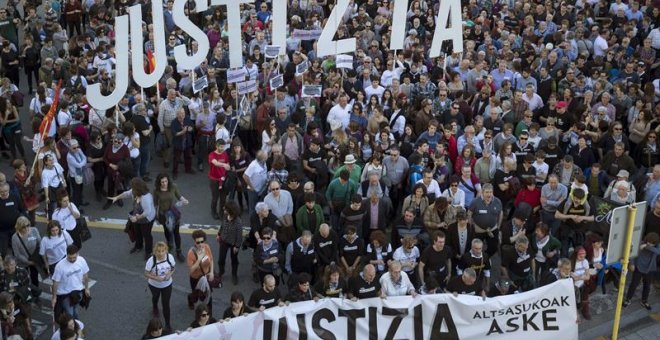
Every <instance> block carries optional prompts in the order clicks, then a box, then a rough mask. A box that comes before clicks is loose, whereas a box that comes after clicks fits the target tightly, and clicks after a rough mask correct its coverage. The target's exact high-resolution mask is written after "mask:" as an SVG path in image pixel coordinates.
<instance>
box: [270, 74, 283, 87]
mask: <svg viewBox="0 0 660 340" xmlns="http://www.w3.org/2000/svg"><path fill="white" fill-rule="evenodd" d="M282 85H284V76H283V75H281V74H280V75H277V76H275V77H273V78H271V79H270V89H271V90H275V89H276V88H278V87H280V86H282Z"/></svg>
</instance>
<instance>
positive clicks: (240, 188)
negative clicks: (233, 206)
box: [229, 140, 252, 211]
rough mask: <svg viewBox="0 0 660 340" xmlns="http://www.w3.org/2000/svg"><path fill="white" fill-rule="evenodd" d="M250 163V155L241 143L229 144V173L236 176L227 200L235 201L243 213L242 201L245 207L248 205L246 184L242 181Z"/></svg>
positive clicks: (235, 141) (236, 141) (237, 141)
mask: <svg viewBox="0 0 660 340" xmlns="http://www.w3.org/2000/svg"><path fill="white" fill-rule="evenodd" d="M250 162H252V158H251V157H250V154H249V153H248V152H247V151H246V150H245V148H244V147H243V143H241V141H240V140H234V142H232V144H231V150H230V152H229V165H230V166H231V172H233V175H235V176H236V187H235V188H234V190H232V191H231V194H230V195H229V199H231V200H236V202H238V205H239V206H240V207H241V211H243V199H245V206H246V207H247V205H248V197H247V191H246V189H247V184H246V183H245V180H244V179H243V173H245V170H246V169H247V167H248V165H250Z"/></svg>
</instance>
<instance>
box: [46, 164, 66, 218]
mask: <svg viewBox="0 0 660 340" xmlns="http://www.w3.org/2000/svg"><path fill="white" fill-rule="evenodd" d="M41 186H42V188H43V189H44V194H45V198H46V204H47V206H46V212H47V216H48V217H49V218H50V217H51V216H52V214H53V210H55V205H56V199H57V195H58V193H59V192H60V191H64V190H66V179H65V177H64V169H63V168H62V166H61V165H60V163H58V162H56V161H55V158H54V157H53V156H51V155H46V156H45V157H44V168H43V170H42V171H41Z"/></svg>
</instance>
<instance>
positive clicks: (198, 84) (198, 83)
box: [193, 76, 209, 93]
mask: <svg viewBox="0 0 660 340" xmlns="http://www.w3.org/2000/svg"><path fill="white" fill-rule="evenodd" d="M207 86H209V79H208V78H207V77H206V76H203V77H200V78H199V79H195V82H194V83H193V93H197V92H199V91H201V90H203V89H205V88H206V87H207Z"/></svg>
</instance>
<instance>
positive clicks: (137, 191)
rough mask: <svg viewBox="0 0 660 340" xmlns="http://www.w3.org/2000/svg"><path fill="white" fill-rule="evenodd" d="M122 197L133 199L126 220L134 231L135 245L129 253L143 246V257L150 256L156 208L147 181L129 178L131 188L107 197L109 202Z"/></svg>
mask: <svg viewBox="0 0 660 340" xmlns="http://www.w3.org/2000/svg"><path fill="white" fill-rule="evenodd" d="M123 198H132V199H133V210H131V212H130V213H129V217H128V220H129V221H130V223H131V226H130V227H132V228H134V231H135V246H134V247H133V248H132V249H131V254H133V253H135V252H139V251H141V250H142V247H143V246H144V259H145V260H146V259H148V258H149V256H151V252H152V248H153V242H154V239H153V236H152V235H151V228H152V227H153V226H154V221H155V220H156V208H155V207H154V196H153V195H152V194H151V193H150V192H149V188H148V187H147V183H145V182H144V180H142V178H139V177H135V178H133V179H132V180H131V188H130V189H129V190H126V191H124V192H122V193H120V194H119V195H117V196H114V197H108V200H109V201H110V202H111V203H114V202H116V201H117V200H120V199H123Z"/></svg>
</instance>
